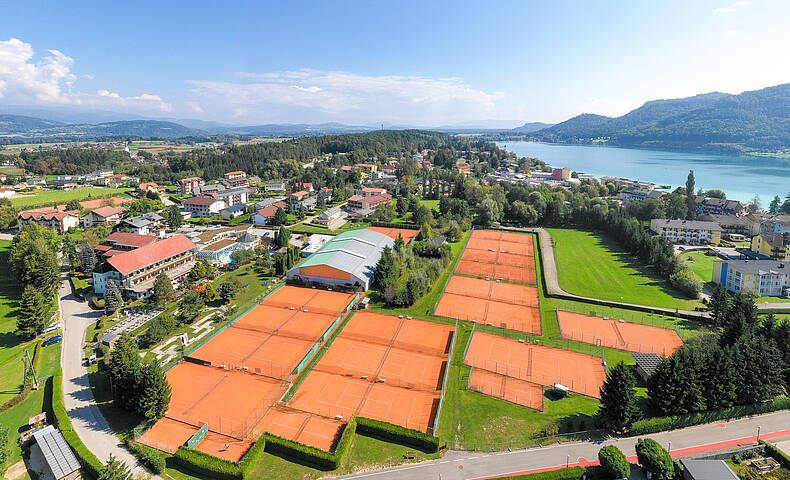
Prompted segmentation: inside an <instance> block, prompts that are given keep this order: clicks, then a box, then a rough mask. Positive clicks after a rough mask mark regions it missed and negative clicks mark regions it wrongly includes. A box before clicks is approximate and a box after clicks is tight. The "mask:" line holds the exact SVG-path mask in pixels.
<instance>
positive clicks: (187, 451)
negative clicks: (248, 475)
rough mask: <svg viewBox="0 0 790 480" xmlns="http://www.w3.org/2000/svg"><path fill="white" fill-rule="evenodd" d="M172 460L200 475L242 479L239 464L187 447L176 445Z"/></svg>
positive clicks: (223, 478) (224, 478) (222, 479)
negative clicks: (176, 448)
mask: <svg viewBox="0 0 790 480" xmlns="http://www.w3.org/2000/svg"><path fill="white" fill-rule="evenodd" d="M173 460H174V461H175V462H176V463H177V464H179V465H181V466H182V467H184V468H186V469H188V470H191V471H193V472H195V473H197V474H200V475H206V476H209V477H213V478H217V479H219V480H242V479H243V478H244V474H243V473H242V468H241V467H240V466H239V464H237V463H235V462H231V461H230V460H225V459H224V458H219V457H215V456H214V455H211V454H208V453H205V452H201V451H200V450H194V449H192V448H188V447H184V446H181V447H178V450H176V453H175V454H174V455H173Z"/></svg>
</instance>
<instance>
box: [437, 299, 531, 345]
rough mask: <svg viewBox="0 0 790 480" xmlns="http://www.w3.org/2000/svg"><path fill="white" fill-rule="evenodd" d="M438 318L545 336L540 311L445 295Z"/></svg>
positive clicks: (508, 304)
mask: <svg viewBox="0 0 790 480" xmlns="http://www.w3.org/2000/svg"><path fill="white" fill-rule="evenodd" d="M434 315H438V316H441V317H447V318H454V319H457V320H466V321H467V322H475V323H480V324H483V325H492V326H495V327H501V328H507V329H509V330H516V331H519V332H527V333H533V334H535V335H541V332H542V326H541V318H540V309H538V308H536V307H530V306H525V305H515V304H512V303H503V302H496V301H492V300H486V299H484V298H477V297H467V296H464V295H456V294H453V293H445V294H444V295H442V299H441V300H440V301H439V305H438V306H437V307H436V311H435V312H434Z"/></svg>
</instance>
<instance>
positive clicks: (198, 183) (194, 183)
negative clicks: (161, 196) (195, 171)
mask: <svg viewBox="0 0 790 480" xmlns="http://www.w3.org/2000/svg"><path fill="white" fill-rule="evenodd" d="M205 184H206V182H204V181H203V179H202V178H200V177H189V178H182V179H181V180H179V181H178V193H180V194H181V195H192V194H193V193H194V190H195V189H196V188H199V187H202V186H203V185H205Z"/></svg>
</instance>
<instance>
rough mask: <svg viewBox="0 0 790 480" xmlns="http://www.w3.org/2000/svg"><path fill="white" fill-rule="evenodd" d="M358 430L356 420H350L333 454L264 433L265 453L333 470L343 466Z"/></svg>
mask: <svg viewBox="0 0 790 480" xmlns="http://www.w3.org/2000/svg"><path fill="white" fill-rule="evenodd" d="M357 428H358V419H357V418H352V419H351V420H350V421H349V422H348V424H346V428H345V429H344V430H343V435H342V436H341V437H340V441H339V442H338V443H337V447H336V448H335V451H334V453H329V452H325V451H323V450H320V449H318V448H315V447H311V446H309V445H304V444H302V443H299V442H294V441H293V440H288V439H286V438H282V437H279V436H277V435H274V434H271V433H266V434H265V435H264V436H265V437H266V451H267V452H269V453H273V454H277V455H282V456H284V457H288V458H291V459H294V460H297V461H299V462H302V463H307V464H310V465H314V466H315V467H318V468H320V469H323V470H335V469H337V468H338V467H340V466H341V465H342V464H343V460H345V458H346V454H347V453H348V450H349V448H351V442H352V441H353V439H354V435H355V433H356V431H357Z"/></svg>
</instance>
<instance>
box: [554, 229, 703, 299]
mask: <svg viewBox="0 0 790 480" xmlns="http://www.w3.org/2000/svg"><path fill="white" fill-rule="evenodd" d="M547 230H548V231H549V233H550V234H551V238H552V241H553V243H554V259H555V261H556V262H557V270H558V273H559V277H560V278H559V282H560V287H562V288H563V290H565V291H567V292H568V293H573V294H576V295H581V296H585V297H592V298H600V299H603V300H612V301H622V302H626V303H635V304H640V305H650V306H655V307H665V308H680V309H684V310H693V309H694V307H696V306H699V305H701V303H700V302H699V301H698V300H692V299H688V298H686V297H684V296H682V295H681V294H680V293H679V292H677V291H676V290H674V289H673V288H671V287H670V286H669V285H668V284H667V282H666V280H664V279H663V278H660V277H659V276H657V275H654V274H653V273H652V272H651V271H650V268H649V267H647V266H645V265H644V264H642V263H641V262H640V261H639V260H638V259H637V258H635V257H634V256H633V255H631V254H629V253H627V252H625V251H624V250H622V249H621V248H620V247H619V246H618V245H617V244H616V243H615V242H614V241H612V240H609V239H607V238H606V237H604V236H601V235H598V234H595V233H592V232H587V231H582V230H572V229H560V228H549V229H547Z"/></svg>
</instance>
